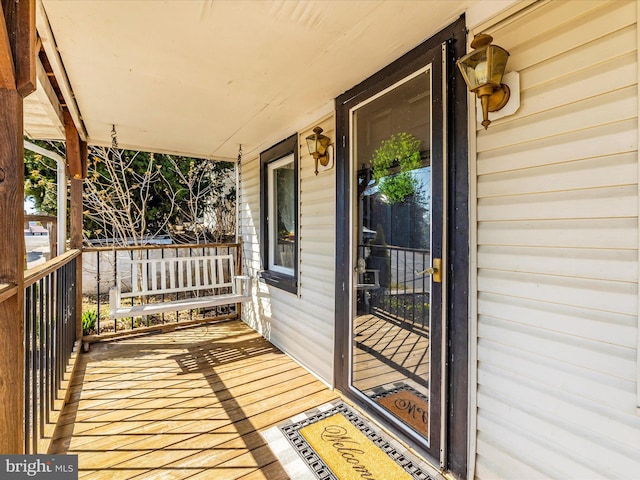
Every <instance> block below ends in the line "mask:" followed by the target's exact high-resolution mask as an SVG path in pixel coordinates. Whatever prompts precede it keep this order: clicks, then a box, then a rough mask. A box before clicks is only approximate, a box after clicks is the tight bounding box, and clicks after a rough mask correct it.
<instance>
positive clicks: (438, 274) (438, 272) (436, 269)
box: [416, 258, 442, 283]
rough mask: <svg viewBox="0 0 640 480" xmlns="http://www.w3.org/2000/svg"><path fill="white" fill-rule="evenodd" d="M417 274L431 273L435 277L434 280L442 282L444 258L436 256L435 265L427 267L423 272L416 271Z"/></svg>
mask: <svg viewBox="0 0 640 480" xmlns="http://www.w3.org/2000/svg"><path fill="white" fill-rule="evenodd" d="M416 274H417V275H425V274H429V275H431V276H432V277H433V281H434V282H436V283H442V259H441V258H434V259H433V265H432V266H431V267H429V268H425V269H424V270H422V271H421V272H416Z"/></svg>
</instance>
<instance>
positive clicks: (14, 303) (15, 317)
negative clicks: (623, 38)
mask: <svg viewBox="0 0 640 480" xmlns="http://www.w3.org/2000/svg"><path fill="white" fill-rule="evenodd" d="M35 38H36V26H35V0H24V1H20V2H16V1H10V0H1V1H0V71H1V72H0V239H2V240H1V241H0V284H13V285H15V286H16V290H15V292H16V293H15V294H14V295H11V296H9V297H8V298H5V299H4V300H3V301H0V332H2V348H0V372H1V375H2V376H1V377H0V405H2V408H0V452H2V453H4V454H22V453H24V451H25V448H24V447H25V441H24V439H25V430H24V404H25V385H24V366H25V365H24V354H25V351H24V348H25V347H24V262H25V249H24V230H23V225H24V144H23V138H22V131H23V123H24V116H23V110H22V102H23V99H24V96H26V95H28V94H29V93H31V92H32V91H33V90H34V89H35V68H34V67H35V54H36V53H35ZM32 57H33V58H32Z"/></svg>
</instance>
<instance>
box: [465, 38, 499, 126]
mask: <svg viewBox="0 0 640 480" xmlns="http://www.w3.org/2000/svg"><path fill="white" fill-rule="evenodd" d="M492 41H493V37H491V35H487V34H484V33H481V34H479V35H476V36H475V37H474V38H473V41H472V42H471V48H473V49H474V50H473V51H472V52H471V53H468V54H467V55H465V56H464V57H462V58H461V59H460V60H458V63H457V64H458V68H459V69H460V71H461V72H462V76H463V77H464V81H465V82H466V84H467V87H468V88H469V90H470V91H471V92H473V93H475V94H476V95H477V96H478V98H479V99H480V103H481V104H482V118H483V120H482V126H483V127H484V128H485V130H486V129H487V127H488V126H489V124H490V123H491V120H489V112H497V111H498V110H500V109H501V108H502V107H504V106H505V105H506V104H507V102H508V101H509V96H510V91H509V87H508V86H506V85H504V84H503V83H502V75H504V71H505V68H506V66H507V60H508V59H509V52H507V51H506V50H505V49H504V48H502V47H498V46H497V45H491V42H492Z"/></svg>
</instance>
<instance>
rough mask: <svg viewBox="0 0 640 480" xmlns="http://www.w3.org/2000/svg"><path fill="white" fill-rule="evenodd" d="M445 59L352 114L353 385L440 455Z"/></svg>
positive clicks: (393, 421) (379, 411)
mask: <svg viewBox="0 0 640 480" xmlns="http://www.w3.org/2000/svg"><path fill="white" fill-rule="evenodd" d="M434 50H435V49H434ZM439 53H440V52H439V49H438V52H437V54H439ZM434 55H436V54H434ZM438 58H439V57H437V56H435V57H434V60H433V61H432V63H430V64H428V65H427V66H426V67H424V68H422V69H421V70H418V71H414V72H412V73H410V74H408V75H407V76H406V77H404V78H403V79H402V80H400V81H398V82H396V83H395V84H393V85H391V86H389V87H388V88H386V89H384V90H381V91H379V92H378V93H377V94H375V95H372V96H370V97H369V98H367V99H365V100H363V101H361V102H360V103H358V104H357V105H355V106H354V107H352V108H351V109H350V110H349V115H350V118H349V122H350V132H349V137H350V138H349V144H350V148H351V163H350V165H351V179H352V180H351V185H352V195H351V199H350V201H351V229H352V231H351V232H350V234H351V266H352V269H351V270H352V282H351V285H352V294H351V319H350V326H349V335H350V338H349V344H350V345H349V348H348V350H349V372H348V375H349V378H348V382H349V387H350V389H351V391H352V393H354V394H355V395H356V396H357V397H359V398H360V399H361V400H362V401H363V402H364V403H365V404H367V405H369V407H371V409H372V410H373V411H374V412H376V413H377V414H378V415H379V416H381V417H384V418H385V419H386V420H387V421H388V422H390V423H391V424H392V425H394V426H396V427H397V428H398V429H400V430H402V431H403V432H404V433H405V434H407V435H408V436H409V437H411V438H414V439H417V441H418V442H419V444H420V445H421V446H422V447H423V448H424V449H425V450H426V451H427V452H428V453H429V454H431V455H433V457H434V458H439V457H440V452H439V444H440V431H441V418H440V403H441V400H440V392H441V352H442V346H441V341H442V340H441V322H442V283H441V281H442V278H441V275H440V273H441V271H440V270H439V269H440V268H441V259H442V243H443V227H444V225H443V201H442V199H443V187H442V185H443V178H442V175H443V165H442V158H443V155H442V153H443V152H442V132H443V129H442V118H443V113H442V110H443V107H442V103H443V102H442V101H441V98H442V94H441V92H442V87H441V85H442V79H441V64H440V62H438V61H437V59H438Z"/></svg>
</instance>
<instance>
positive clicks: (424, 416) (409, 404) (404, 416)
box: [371, 383, 429, 435]
mask: <svg viewBox="0 0 640 480" xmlns="http://www.w3.org/2000/svg"><path fill="white" fill-rule="evenodd" d="M371 398H373V399H374V400H375V401H376V402H378V403H379V404H380V405H382V406H383V407H384V408H386V409H387V410H389V411H390V412H391V413H393V414H394V415H395V416H397V417H398V418H400V419H401V420H403V421H404V422H405V423H407V424H409V425H411V426H412V427H413V428H414V429H415V430H416V431H418V432H420V433H422V434H423V435H427V434H428V433H429V399H428V398H427V397H426V396H425V395H424V394H422V393H420V392H418V391H417V390H416V389H415V388H413V387H411V386H409V385H406V384H404V383H399V384H396V385H395V386H394V387H393V388H391V389H383V390H382V391H379V392H376V393H374V394H373V395H371Z"/></svg>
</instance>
